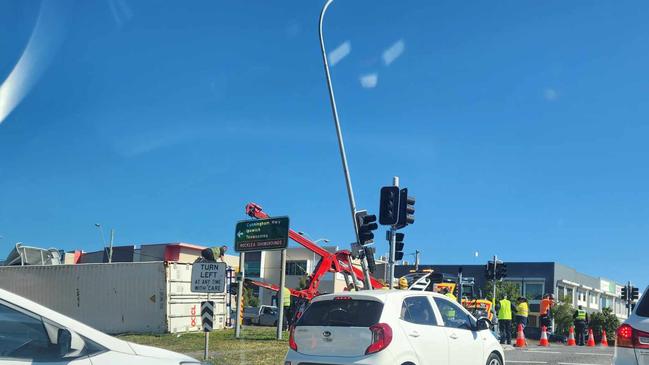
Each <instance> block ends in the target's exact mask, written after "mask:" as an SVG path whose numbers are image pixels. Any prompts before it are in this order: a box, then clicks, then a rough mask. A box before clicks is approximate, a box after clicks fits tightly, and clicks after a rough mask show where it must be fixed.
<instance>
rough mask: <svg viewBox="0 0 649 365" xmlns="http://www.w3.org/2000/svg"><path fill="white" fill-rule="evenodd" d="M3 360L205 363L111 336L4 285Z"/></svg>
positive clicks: (94, 364)
mask: <svg viewBox="0 0 649 365" xmlns="http://www.w3.org/2000/svg"><path fill="white" fill-rule="evenodd" d="M97 310H98V311H100V310H101V308H97ZM0 364H7V365H9V364H11V365H27V364H34V365H37V364H43V365H45V364H47V365H59V364H60V365H62V364H66V365H116V364H129V365H131V364H132V365H190V364H193V365H199V364H200V362H199V361H198V360H195V359H192V358H191V357H188V356H185V355H182V354H178V353H175V352H171V351H167V350H163V349H158V348H155V347H149V346H142V345H137V344H134V343H130V342H126V341H122V340H120V339H117V338H114V337H111V336H109V335H107V334H104V333H102V332H100V331H97V330H95V329H93V328H90V327H88V326H86V325H84V324H83V323H80V322H78V321H75V320H73V319H71V318H68V317H66V316H64V315H62V314H60V313H57V312H55V311H53V310H50V309H48V308H45V307H43V306H42V305H40V304H37V303H34V302H32V301H31V300H28V299H25V298H23V297H20V296H18V295H16V294H13V293H10V292H8V291H6V290H2V289H0Z"/></svg>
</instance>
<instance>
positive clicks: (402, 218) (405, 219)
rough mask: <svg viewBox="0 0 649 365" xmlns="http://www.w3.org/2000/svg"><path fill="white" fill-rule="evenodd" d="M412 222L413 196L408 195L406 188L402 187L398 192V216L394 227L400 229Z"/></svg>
mask: <svg viewBox="0 0 649 365" xmlns="http://www.w3.org/2000/svg"><path fill="white" fill-rule="evenodd" d="M413 223H415V197H413V196H408V188H403V189H401V191H400V192H399V216H398V219H397V225H396V228H397V229H401V228H403V227H405V226H407V225H409V224H413Z"/></svg>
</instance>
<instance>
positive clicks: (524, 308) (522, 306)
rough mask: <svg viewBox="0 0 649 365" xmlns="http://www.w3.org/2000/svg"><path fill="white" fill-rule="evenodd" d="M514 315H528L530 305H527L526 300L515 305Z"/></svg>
mask: <svg viewBox="0 0 649 365" xmlns="http://www.w3.org/2000/svg"><path fill="white" fill-rule="evenodd" d="M516 315H517V316H521V317H527V316H529V315H530V306H529V305H527V302H521V303H518V305H517V306H516Z"/></svg>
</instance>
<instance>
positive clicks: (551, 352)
mask: <svg viewBox="0 0 649 365" xmlns="http://www.w3.org/2000/svg"><path fill="white" fill-rule="evenodd" d="M524 352H535V353H537V354H562V353H563V352H559V351H539V350H527V351H524Z"/></svg>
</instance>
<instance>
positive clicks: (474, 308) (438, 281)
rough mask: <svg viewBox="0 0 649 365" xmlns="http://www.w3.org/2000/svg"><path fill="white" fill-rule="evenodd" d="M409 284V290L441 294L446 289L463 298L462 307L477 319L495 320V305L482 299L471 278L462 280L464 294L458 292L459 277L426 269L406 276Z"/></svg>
mask: <svg viewBox="0 0 649 365" xmlns="http://www.w3.org/2000/svg"><path fill="white" fill-rule="evenodd" d="M402 277H403V278H405V279H406V281H407V282H408V290H417V291H432V292H436V293H439V292H441V290H442V289H444V288H446V289H448V291H449V292H450V293H453V295H455V296H456V297H460V295H461V296H462V299H461V301H462V306H464V307H465V308H466V309H467V310H468V311H469V312H471V314H473V315H474V316H475V317H477V318H480V317H487V318H488V319H489V320H490V321H492V320H493V311H492V308H493V303H491V301H490V300H487V299H483V298H481V297H482V295H481V293H480V291H479V290H476V288H475V282H474V281H473V280H472V279H469V278H463V279H462V293H461V294H460V292H459V290H458V284H457V283H458V281H460V279H459V278H458V277H457V276H453V275H448V274H444V273H436V272H434V271H433V270H429V269H425V270H421V271H414V272H410V273H408V274H406V275H404V276H402Z"/></svg>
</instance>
